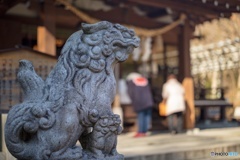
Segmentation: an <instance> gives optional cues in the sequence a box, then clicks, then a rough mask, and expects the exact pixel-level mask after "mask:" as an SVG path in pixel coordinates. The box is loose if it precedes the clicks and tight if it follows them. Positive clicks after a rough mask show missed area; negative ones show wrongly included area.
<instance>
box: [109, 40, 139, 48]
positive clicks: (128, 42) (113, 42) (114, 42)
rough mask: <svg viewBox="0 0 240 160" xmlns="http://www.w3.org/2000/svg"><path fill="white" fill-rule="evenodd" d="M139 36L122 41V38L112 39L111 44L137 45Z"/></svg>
mask: <svg viewBox="0 0 240 160" xmlns="http://www.w3.org/2000/svg"><path fill="white" fill-rule="evenodd" d="M139 42H140V40H139V38H134V39H132V40H129V41H122V40H119V39H118V40H113V41H112V42H111V44H112V46H121V47H127V46H133V47H135V48H136V47H138V46H139Z"/></svg>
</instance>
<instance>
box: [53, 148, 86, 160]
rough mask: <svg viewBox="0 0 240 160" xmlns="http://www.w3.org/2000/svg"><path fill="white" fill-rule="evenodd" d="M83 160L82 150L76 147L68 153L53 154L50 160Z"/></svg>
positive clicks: (68, 150) (58, 152) (69, 149)
mask: <svg viewBox="0 0 240 160" xmlns="http://www.w3.org/2000/svg"><path fill="white" fill-rule="evenodd" d="M81 158H82V149H81V148H80V147H77V146H74V147H73V148H68V149H67V150H66V151H62V150H60V151H57V152H54V153H52V154H51V156H50V160H80V159H81Z"/></svg>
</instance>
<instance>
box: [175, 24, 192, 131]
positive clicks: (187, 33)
mask: <svg viewBox="0 0 240 160" xmlns="http://www.w3.org/2000/svg"><path fill="white" fill-rule="evenodd" d="M192 33H193V30H192V29H191V28H190V25H189V21H188V20H185V22H184V24H183V25H182V26H181V29H180V35H179V43H178V50H179V72H178V78H179V80H180V81H182V82H183V86H184V88H185V101H186V112H185V113H186V114H185V128H186V129H193V128H194V126H195V106H194V84H193V79H192V77H191V59H190V38H191V34H192Z"/></svg>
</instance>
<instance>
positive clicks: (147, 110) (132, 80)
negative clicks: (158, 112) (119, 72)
mask: <svg viewBox="0 0 240 160" xmlns="http://www.w3.org/2000/svg"><path fill="white" fill-rule="evenodd" d="M127 86H128V94H129V97H130V98H131V101H132V106H133V109H134V111H135V112H136V113H137V121H138V132H137V134H136V135H135V136H134V137H144V136H146V133H147V131H148V129H149V128H150V124H151V118H152V107H153V97H152V93H151V90H150V86H149V82H148V80H147V79H146V78H145V77H143V76H142V75H141V74H139V73H130V74H129V75H128V77H127Z"/></svg>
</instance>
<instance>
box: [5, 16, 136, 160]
mask: <svg viewBox="0 0 240 160" xmlns="http://www.w3.org/2000/svg"><path fill="white" fill-rule="evenodd" d="M138 44H139V39H138V38H136V37H135V35H134V32H133V31H132V30H129V29H127V28H125V27H123V26H121V25H119V24H111V23H109V22H106V21H103V22H99V23H96V24H82V30H81V31H78V32H76V33H74V34H73V35H72V36H70V38H69V39H68V41H67V42H66V44H65V46H64V48H63V50H62V54H61V56H60V57H59V60H58V63H57V65H56V66H55V68H54V69H53V70H52V72H51V73H50V74H49V76H48V78H47V79H46V80H45V81H44V80H42V79H41V78H40V77H39V76H38V75H37V74H36V73H35V71H34V67H33V65H32V64H31V62H29V61H27V60H22V61H20V68H19V72H18V80H19V82H20V84H21V86H22V89H23V92H24V95H25V96H24V97H25V99H24V102H23V103H21V104H18V105H15V106H14V107H13V108H12V109H11V110H10V112H9V114H8V118H7V122H6V125H5V141H6V145H7V147H8V149H9V151H10V152H11V154H12V155H13V156H15V157H16V158H18V159H20V160H23V159H24V160H33V159H34V160H80V159H114V160H115V159H123V155H121V154H118V152H117V150H116V145H117V135H118V134H120V133H121V131H122V129H121V127H120V123H121V120H120V118H119V116H118V115H115V114H113V113H112V111H111V104H112V102H113V99H114V96H115V90H116V82H115V78H114V74H113V66H114V64H116V63H117V62H122V61H125V60H126V59H127V58H128V55H129V54H130V53H131V52H132V51H133V49H134V47H137V46H138ZM77 141H80V143H81V147H79V146H76V142H77Z"/></svg>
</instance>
